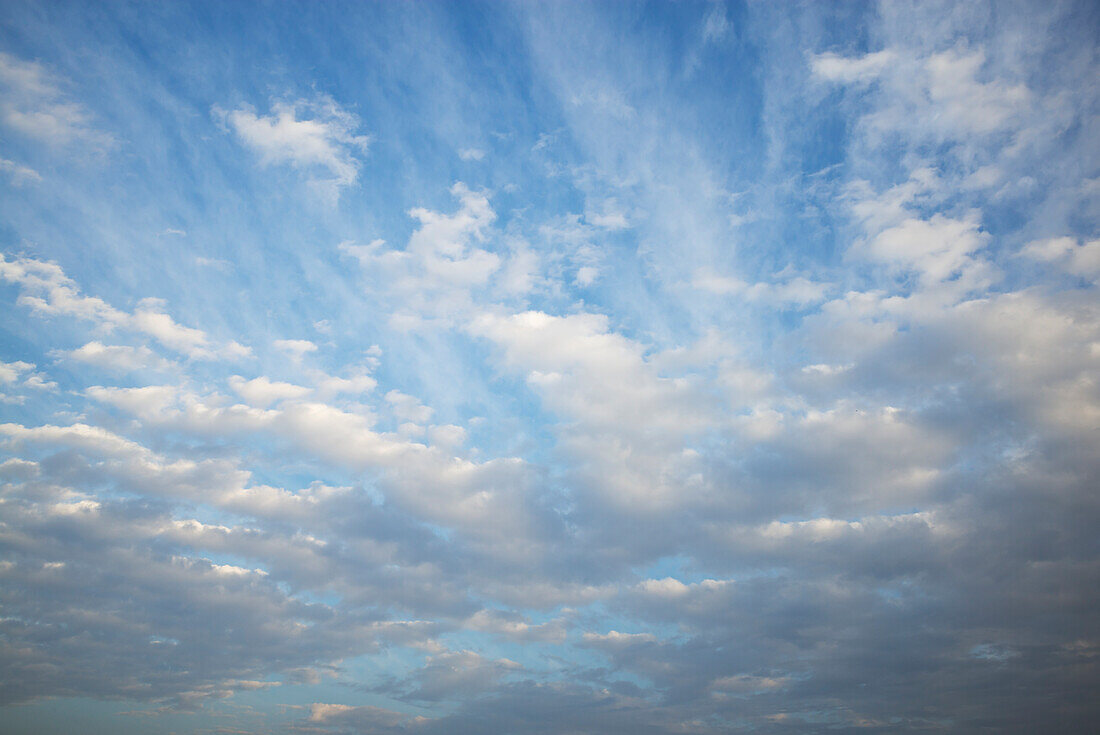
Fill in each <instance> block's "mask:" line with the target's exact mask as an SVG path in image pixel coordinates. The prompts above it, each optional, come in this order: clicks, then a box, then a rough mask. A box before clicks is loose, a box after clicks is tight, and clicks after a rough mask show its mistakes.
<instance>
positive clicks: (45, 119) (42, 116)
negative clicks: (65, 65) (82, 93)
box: [0, 52, 114, 184]
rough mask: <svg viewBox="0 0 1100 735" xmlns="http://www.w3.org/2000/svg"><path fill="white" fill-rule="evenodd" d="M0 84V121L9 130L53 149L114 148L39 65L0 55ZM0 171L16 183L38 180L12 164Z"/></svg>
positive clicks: (22, 168) (62, 82) (29, 172)
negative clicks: (0, 89) (79, 146)
mask: <svg viewBox="0 0 1100 735" xmlns="http://www.w3.org/2000/svg"><path fill="white" fill-rule="evenodd" d="M0 85H2V86H3V87H4V88H5V90H6V94H5V95H3V98H2V99H3V101H0V120H2V121H3V123H4V124H5V125H6V126H7V127H8V128H9V129H12V130H15V131H17V132H18V133H19V134H21V135H24V136H27V137H31V138H37V139H39V140H42V141H44V142H46V143H48V144H50V145H53V146H69V145H75V144H77V143H82V144H84V145H86V146H88V147H89V148H90V149H92V150H94V151H103V150H105V149H107V148H109V147H111V146H112V145H114V139H113V138H112V137H111V136H110V135H108V134H107V133H104V132H101V131H99V130H97V129H96V128H95V127H94V126H93V125H92V115H91V114H90V113H89V112H88V111H87V109H86V108H85V107H84V106H83V105H81V104H79V103H77V102H73V101H72V100H71V99H70V98H69V96H68V95H67V94H66V93H65V92H64V91H63V87H64V86H66V85H65V81H64V80H62V79H61V78H59V77H58V76H56V75H55V74H53V73H52V72H50V71H49V70H47V69H46V67H44V66H43V65H41V64H39V63H37V62H33V61H24V60H22V59H18V58H16V57H14V56H11V55H10V54H6V53H3V52H0ZM3 163H4V164H11V162H10V161H4V162H3ZM0 169H2V170H7V171H9V172H10V173H11V174H12V176H13V177H14V178H15V180H16V183H17V184H18V183H19V182H21V181H28V180H35V181H37V180H40V178H41V177H39V176H38V174H37V173H36V172H34V171H32V170H30V169H28V168H25V167H22V166H16V165H15V164H11V166H8V165H0Z"/></svg>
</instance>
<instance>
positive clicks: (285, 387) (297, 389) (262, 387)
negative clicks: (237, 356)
mask: <svg viewBox="0 0 1100 735" xmlns="http://www.w3.org/2000/svg"><path fill="white" fill-rule="evenodd" d="M229 385H230V387H232V388H233V390H235V391H236V392H237V395H239V396H240V397H241V398H243V399H245V400H246V401H248V403H249V405H252V406H256V407H257V408H267V407H268V406H270V405H271V404H272V403H275V402H277V401H283V400H288V399H290V400H293V399H296V398H304V397H305V396H308V395H309V394H310V392H311V391H310V389H309V388H305V387H303V386H300V385H293V384H291V383H281V382H278V381H272V380H269V379H268V378H266V377H264V376H262V375H261V376H260V377H258V378H254V379H252V380H245V379H244V378H242V377H241V376H239V375H234V376H233V377H231V378H230V379H229Z"/></svg>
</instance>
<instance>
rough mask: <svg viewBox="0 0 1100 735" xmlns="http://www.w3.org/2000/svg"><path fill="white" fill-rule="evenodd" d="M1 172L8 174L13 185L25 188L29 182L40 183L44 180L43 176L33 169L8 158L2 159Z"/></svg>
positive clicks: (0, 160)
mask: <svg viewBox="0 0 1100 735" xmlns="http://www.w3.org/2000/svg"><path fill="white" fill-rule="evenodd" d="M0 171H3V172H5V173H7V174H8V176H10V177H11V183H12V184H13V185H15V186H23V184H26V183H27V182H33V183H38V182H39V181H41V180H42V175H41V174H40V173H38V172H37V171H35V170H34V169H33V168H28V167H27V166H21V165H20V164H18V163H15V162H14V161H9V160H7V159H6V158H0Z"/></svg>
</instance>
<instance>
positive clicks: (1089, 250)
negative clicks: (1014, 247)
mask: <svg viewBox="0 0 1100 735" xmlns="http://www.w3.org/2000/svg"><path fill="white" fill-rule="evenodd" d="M1020 255H1022V256H1024V257H1027V258H1031V259H1032V260H1038V261H1043V262H1046V263H1055V264H1057V265H1059V266H1060V267H1061V268H1063V269H1064V270H1065V271H1066V272H1068V273H1072V274H1073V275H1075V276H1085V277H1096V276H1098V275H1100V240H1090V241H1088V242H1078V241H1077V240H1076V239H1075V238H1072V237H1054V238H1049V239H1046V240H1035V241H1033V242H1029V243H1028V244H1027V245H1026V246H1025V247H1024V248H1023V250H1021V251H1020Z"/></svg>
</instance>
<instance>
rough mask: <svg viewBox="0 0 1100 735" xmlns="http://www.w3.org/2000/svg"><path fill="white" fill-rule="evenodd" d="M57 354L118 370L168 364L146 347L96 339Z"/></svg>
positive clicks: (123, 370)
mask: <svg viewBox="0 0 1100 735" xmlns="http://www.w3.org/2000/svg"><path fill="white" fill-rule="evenodd" d="M59 354H63V355H64V356H65V357H67V358H69V359H71V360H76V361H77V362H82V363H85V364H87V365H95V366H96V367H101V368H105V369H107V370H116V371H119V372H131V371H134V370H142V369H147V368H153V369H160V368H164V367H166V366H167V365H168V364H169V363H168V362H167V361H166V360H164V359H163V358H161V357H159V356H158V355H156V354H154V353H153V351H152V350H150V349H149V348H148V347H144V346H138V347H131V346H129V345H105V344H103V343H102V342H99V341H96V340H92V341H91V342H88V343H87V344H85V345H83V346H81V347H78V348H76V349H75V350H69V351H67V352H62V353H59Z"/></svg>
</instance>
